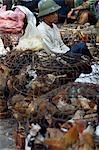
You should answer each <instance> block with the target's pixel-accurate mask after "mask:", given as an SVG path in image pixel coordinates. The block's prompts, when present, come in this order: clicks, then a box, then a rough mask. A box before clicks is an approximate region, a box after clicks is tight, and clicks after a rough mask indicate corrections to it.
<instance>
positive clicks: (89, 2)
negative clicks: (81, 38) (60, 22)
mask: <svg viewBox="0 0 99 150" xmlns="http://www.w3.org/2000/svg"><path fill="white" fill-rule="evenodd" d="M95 2H96V0H83V2H82V4H81V5H79V4H78V5H79V6H78V5H77V7H76V6H75V8H72V9H71V11H69V13H68V14H67V22H68V23H72V22H75V21H77V23H79V24H85V23H87V22H88V23H90V24H93V25H94V24H96V22H97V18H96V16H97V13H96V12H95V10H94V9H93V6H94V4H95Z"/></svg>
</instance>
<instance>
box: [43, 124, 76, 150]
mask: <svg viewBox="0 0 99 150" xmlns="http://www.w3.org/2000/svg"><path fill="white" fill-rule="evenodd" d="M78 140H79V134H78V130H77V127H76V126H73V127H72V128H71V129H69V131H68V132H67V133H65V134H64V136H63V137H61V138H53V139H46V140H45V142H44V143H45V144H47V145H48V147H49V150H50V149H51V150H52V149H53V150H66V148H68V147H69V146H71V145H72V144H74V143H75V142H77V141H78Z"/></svg>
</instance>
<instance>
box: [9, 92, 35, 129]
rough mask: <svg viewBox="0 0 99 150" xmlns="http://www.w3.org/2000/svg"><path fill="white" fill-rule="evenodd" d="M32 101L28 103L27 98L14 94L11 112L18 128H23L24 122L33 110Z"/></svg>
mask: <svg viewBox="0 0 99 150" xmlns="http://www.w3.org/2000/svg"><path fill="white" fill-rule="evenodd" d="M35 108H36V107H35V104H34V101H33V100H32V101H30V99H28V97H24V96H23V95H20V94H16V95H15V96H13V97H12V112H13V116H14V117H15V118H16V120H17V121H18V124H19V128H24V126H25V122H26V121H27V119H28V118H29V115H30V114H31V113H33V112H34V110H35Z"/></svg>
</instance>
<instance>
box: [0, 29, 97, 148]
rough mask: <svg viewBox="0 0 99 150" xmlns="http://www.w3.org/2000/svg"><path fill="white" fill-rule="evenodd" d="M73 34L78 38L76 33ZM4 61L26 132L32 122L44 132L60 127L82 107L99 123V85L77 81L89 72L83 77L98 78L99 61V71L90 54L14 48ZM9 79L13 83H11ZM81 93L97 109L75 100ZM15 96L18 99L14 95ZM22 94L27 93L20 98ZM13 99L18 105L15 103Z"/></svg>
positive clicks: (86, 115)
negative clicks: (92, 62)
mask: <svg viewBox="0 0 99 150" xmlns="http://www.w3.org/2000/svg"><path fill="white" fill-rule="evenodd" d="M69 33H70V32H69ZM64 35H66V34H64ZM72 37H73V38H74V39H75V36H72ZM76 37H77V36H76ZM93 38H94V36H93ZM64 39H65V40H64V41H65V42H66V43H68V42H69V41H71V42H74V40H70V39H67V38H65V37H64ZM90 39H91V38H90ZM76 41H77V40H76ZM70 44H71V43H69V45H70ZM0 63H1V66H2V64H3V65H4V66H6V67H8V68H9V69H10V73H9V75H8V76H7V85H6V86H7V88H6V92H7V93H8V94H5V97H7V99H8V103H10V104H8V105H10V106H11V107H9V108H10V109H11V111H12V114H13V116H14V117H15V119H16V121H17V122H18V128H19V124H21V125H22V126H23V127H24V132H25V133H26V135H27V133H28V132H29V126H30V125H31V124H32V123H34V124H36V123H38V124H39V125H40V126H41V128H42V130H41V132H43V133H45V132H46V130H47V128H48V127H52V128H59V129H60V124H61V125H62V124H64V123H65V122H66V121H68V120H69V119H71V118H72V117H73V116H74V114H75V113H76V112H77V111H78V110H79V111H84V116H83V119H84V120H86V121H87V122H95V123H97V110H94V109H93V107H94V106H95V105H96V104H97V100H96V99H97V95H99V90H98V89H99V85H98V84H92V83H80V82H74V81H75V80H76V79H77V78H78V77H79V75H80V74H81V73H84V74H85V76H83V78H85V77H86V76H87V78H89V79H91V76H94V75H96V76H97V80H98V76H99V71H98V65H96V70H97V71H96V72H93V74H91V72H92V68H91V62H90V60H89V58H88V57H86V56H85V57H80V56H76V55H75V56H72V55H56V56H51V55H48V54H47V53H46V52H45V51H44V50H42V51H38V52H33V51H32V50H26V51H17V50H15V49H14V50H11V51H10V52H8V53H7V54H6V56H3V57H1V58H0ZM96 64H98V62H96ZM9 81H10V83H11V84H10V85H8V82H9ZM6 92H5V93H6ZM16 95H17V96H18V97H17V96H16ZM79 95H81V96H82V98H86V99H88V100H89V104H90V108H92V109H93V110H92V109H86V108H83V107H82V106H81V105H74V104H73V103H74V101H72V100H73V98H74V99H75V98H78V97H79ZM14 96H15V97H16V99H14V98H13V97H14ZM21 96H23V97H22V98H20V97H21ZM13 99H14V100H13ZM18 99H19V101H18ZM13 101H14V102H15V103H14V105H12V104H13ZM21 101H22V103H20V102H21ZM23 101H24V103H23ZM32 102H33V103H32ZM60 102H63V103H60ZM18 104H19V105H18ZM62 104H63V105H64V106H65V107H66V105H68V106H67V107H66V108H64V107H63V105H62ZM59 105H61V106H62V108H61V107H59ZM29 106H30V107H29ZM31 108H33V109H31ZM26 110H27V111H26ZM34 147H36V148H38V149H39V150H40V149H43V148H44V145H43V144H42V143H41V145H39V144H34ZM42 147H43V148H42Z"/></svg>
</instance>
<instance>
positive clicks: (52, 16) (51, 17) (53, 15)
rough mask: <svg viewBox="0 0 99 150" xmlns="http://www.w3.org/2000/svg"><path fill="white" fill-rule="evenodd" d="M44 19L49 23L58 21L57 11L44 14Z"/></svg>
mask: <svg viewBox="0 0 99 150" xmlns="http://www.w3.org/2000/svg"><path fill="white" fill-rule="evenodd" d="M44 20H45V21H47V22H49V23H50V24H52V23H57V22H58V13H57V12H54V13H51V14H49V15H47V16H45V17H44Z"/></svg>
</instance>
